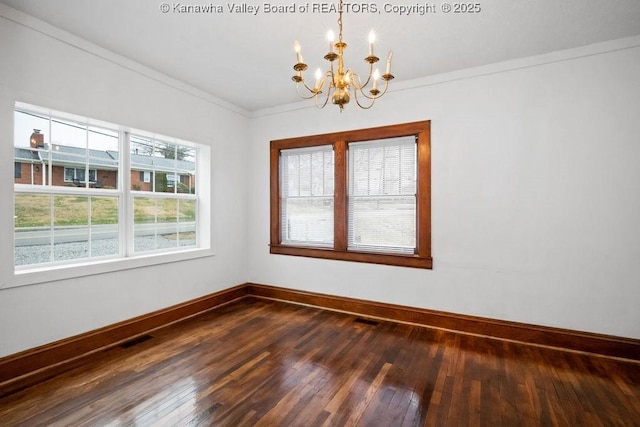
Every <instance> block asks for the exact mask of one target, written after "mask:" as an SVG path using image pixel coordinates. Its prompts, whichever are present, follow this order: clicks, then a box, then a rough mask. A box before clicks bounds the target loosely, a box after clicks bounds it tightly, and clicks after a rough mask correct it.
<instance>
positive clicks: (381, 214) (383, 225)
mask: <svg viewBox="0 0 640 427" xmlns="http://www.w3.org/2000/svg"><path fill="white" fill-rule="evenodd" d="M348 158H349V187H348V206H349V211H348V230H349V233H348V234H349V239H348V249H350V250H359V251H372V252H384V253H403V254H407V253H415V249H416V138H415V136H414V135H411V136H405V137H399V138H389V139H382V140H372V141H363V142H354V143H350V144H349V151H348Z"/></svg>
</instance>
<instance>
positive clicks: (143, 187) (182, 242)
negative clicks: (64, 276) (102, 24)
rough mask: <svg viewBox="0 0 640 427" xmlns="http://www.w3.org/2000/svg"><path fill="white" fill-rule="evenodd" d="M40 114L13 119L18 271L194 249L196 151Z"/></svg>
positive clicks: (25, 111)
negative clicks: (34, 267)
mask: <svg viewBox="0 0 640 427" xmlns="http://www.w3.org/2000/svg"><path fill="white" fill-rule="evenodd" d="M42 111H43V110H42V109H39V108H37V107H34V108H33V110H31V109H29V108H17V109H16V111H15V123H14V127H15V132H14V135H15V141H14V165H15V173H14V196H15V197H14V206H15V219H14V242H15V244H14V260H15V262H14V265H15V266H16V268H28V267H29V266H41V265H44V264H48V263H61V262H64V263H69V262H80V261H86V260H87V259H94V258H105V257H128V256H132V255H135V254H138V253H149V252H152V251H158V252H161V251H164V252H166V251H169V250H181V249H184V248H194V247H197V245H198V236H197V229H198V227H197V220H198V218H197V215H196V212H197V204H198V196H197V192H196V176H197V171H196V163H197V156H198V147H197V145H196V144H192V143H186V142H182V141H175V140H171V139H169V138H159V137H153V138H152V137H146V136H144V133H142V132H131V133H130V132H123V131H120V130H118V127H117V126H115V125H108V124H102V123H101V125H100V126H95V125H93V124H92V123H95V122H97V121H93V120H89V119H83V118H77V119H76V118H75V117H73V116H71V115H66V114H62V113H60V116H62V117H58V116H56V115H55V114H53V115H51V114H47V113H42ZM71 117H73V118H71ZM123 153H125V155H127V156H128V159H127V160H128V161H127V162H123V161H122V156H123ZM125 165H128V167H125Z"/></svg>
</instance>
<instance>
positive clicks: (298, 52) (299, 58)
mask: <svg viewBox="0 0 640 427" xmlns="http://www.w3.org/2000/svg"><path fill="white" fill-rule="evenodd" d="M293 50H294V51H295V52H296V60H297V61H298V64H301V63H302V53H301V50H302V48H301V47H300V43H298V40H296V41H294V42H293Z"/></svg>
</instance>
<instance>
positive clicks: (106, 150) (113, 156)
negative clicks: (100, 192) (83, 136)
mask: <svg viewBox="0 0 640 427" xmlns="http://www.w3.org/2000/svg"><path fill="white" fill-rule="evenodd" d="M118 160H119V152H118V132H116V131H113V130H110V129H104V128H98V127H95V126H89V168H90V171H89V183H90V186H91V187H92V188H109V189H114V188H117V187H118Z"/></svg>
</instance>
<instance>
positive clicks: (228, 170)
mask: <svg viewBox="0 0 640 427" xmlns="http://www.w3.org/2000/svg"><path fill="white" fill-rule="evenodd" d="M0 7H1V8H0V58H1V59H0V171H1V172H0V173H1V174H2V176H3V179H0V198H1V199H2V200H3V203H1V204H0V224H2V232H1V233H2V235H3V239H1V240H2V241H1V242H0V259H2V260H7V259H10V260H11V259H13V253H12V251H13V249H12V238H11V235H12V231H11V228H12V224H13V211H12V209H13V208H12V203H11V202H10V201H11V200H12V198H13V178H12V175H11V171H12V170H13V166H12V163H13V108H14V102H15V101H23V102H27V103H31V104H35V105H40V106H44V107H48V108H52V109H55V110H59V111H64V112H69V113H74V114H78V115H82V116H86V117H90V118H95V119H99V120H104V121H108V122H112V123H117V124H122V125H125V126H129V127H132V128H137V129H142V130H147V131H152V132H157V133H160V134H164V135H168V136H172V137H177V138H181V139H185V140H190V141H194V142H197V143H202V144H207V145H209V146H211V147H212V150H211V151H212V168H213V171H212V173H213V176H212V191H211V197H212V210H213V216H212V221H213V225H212V227H213V229H212V240H213V244H214V249H215V251H216V255H215V256H213V257H206V258H200V259H194V260H189V261H183V262H175V263H169V264H164V265H159V266H153V267H144V268H138V269H131V270H126V271H120V272H113V273H107V274H101V275H93V276H88V277H80V278H75V279H69V280H61V281H55V282H49V283H42V284H35V285H30V286H22V287H15V288H10V289H2V290H0V356H3V355H7V354H12V353H15V352H18V351H21V350H24V349H27V348H32V347H35V346H38V345H41V344H45V343H49V342H52V341H55V340H58V339H61V338H65V337H68V336H71V335H75V334H78V333H81V332H84V331H88V330H92V329H95V328H98V327H101V326H105V325H109V324H112V323H115V322H118V321H121V320H124V319H129V318H132V317H135V316H138V315H141V314H145V313H148V312H151V311H154V310H157V309H160V308H164V307H167V306H170V305H173V304H177V303H180V302H183V301H187V300H190V299H193V298H197V297H199V296H202V295H206V294H210V293H212V292H215V291H217V290H220V289H224V288H229V287H232V286H235V285H237V284H240V283H244V282H245V281H246V278H247V277H246V275H247V274H246V263H245V261H244V257H243V256H242V254H243V252H244V250H245V248H246V233H245V226H244V225H245V223H246V219H245V215H246V209H245V203H246V202H245V201H246V189H247V179H246V176H247V168H246V166H244V165H245V162H244V161H243V156H244V154H245V153H246V150H247V148H246V144H247V143H246V140H247V137H248V136H247V135H248V134H247V131H246V129H247V127H248V123H249V119H248V118H247V116H246V113H245V114H243V113H242V111H240V110H239V109H237V108H234V107H231V108H229V107H226V106H225V104H224V103H223V102H219V101H217V100H215V99H214V98H211V97H210V96H208V95H206V94H203V93H199V92H198V91H197V90H194V89H193V88H189V87H187V86H186V85H183V84H181V83H179V82H177V81H174V80H172V79H170V78H167V77H165V76H161V75H159V74H158V73H155V72H153V71H151V70H148V69H146V68H144V67H142V66H140V65H138V64H135V63H134V62H132V61H129V60H126V59H124V58H121V57H118V56H116V55H114V54H112V53H110V52H107V51H104V50H102V49H100V48H97V47H95V46H92V45H90V44H88V43H87V42H85V41H83V40H80V39H77V38H75V37H74V36H71V35H69V34H66V33H64V32H62V31H60V30H57V29H55V28H53V27H50V26H48V25H46V24H44V23H42V22H40V21H37V20H35V19H33V18H30V17H28V16H26V15H22V14H19V13H17V12H15V11H13V10H12V9H9V8H7V7H6V6H4V5H0ZM217 104H219V105H217ZM2 265H3V268H6V266H7V263H3V264H2ZM2 273H3V274H2V277H6V274H5V273H7V272H2ZM2 285H4V284H3V283H0V287H1V286H2Z"/></svg>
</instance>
